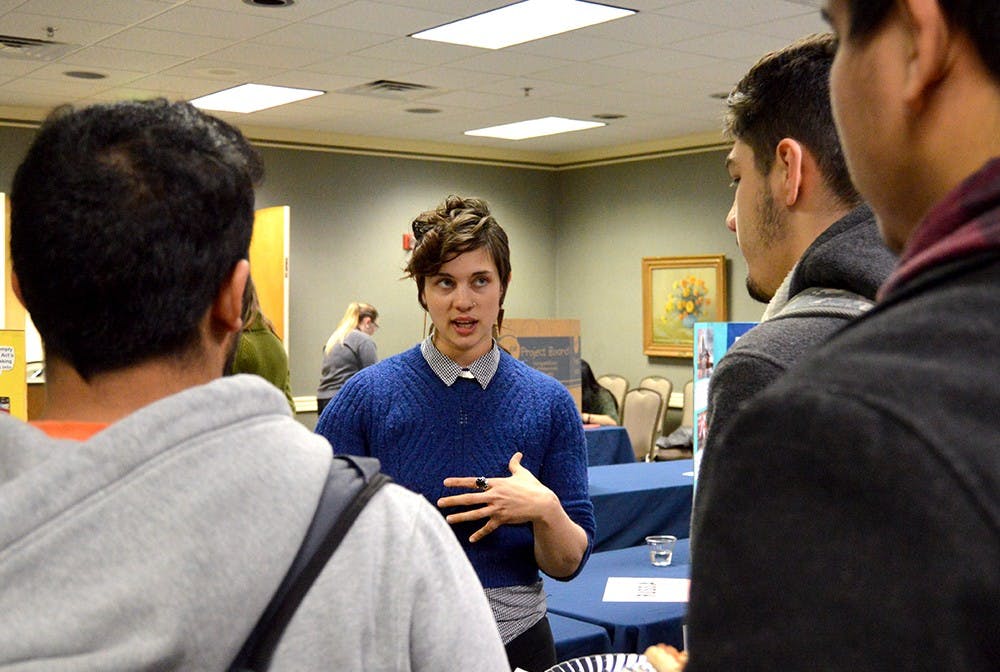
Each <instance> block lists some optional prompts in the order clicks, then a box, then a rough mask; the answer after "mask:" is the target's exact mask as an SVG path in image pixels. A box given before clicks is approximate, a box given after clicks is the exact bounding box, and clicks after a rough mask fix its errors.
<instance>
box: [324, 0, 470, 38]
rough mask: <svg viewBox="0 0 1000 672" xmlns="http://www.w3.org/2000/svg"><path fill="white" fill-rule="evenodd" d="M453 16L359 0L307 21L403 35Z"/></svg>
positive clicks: (432, 25) (443, 21) (446, 20)
mask: <svg viewBox="0 0 1000 672" xmlns="http://www.w3.org/2000/svg"><path fill="white" fill-rule="evenodd" d="M455 18H456V17H455V16H454V15H452V14H446V13H442V12H428V11H424V10H420V9H414V8H411V7H400V6H397V5H389V4H385V3H382V2H369V1H368V0H359V1H358V2H352V3H350V4H347V5H344V6H343V7H340V8H338V9H334V10H331V11H329V12H324V13H322V14H318V15H316V16H313V17H311V18H310V19H308V21H309V22H310V23H320V24H323V25H326V26H338V27H340V28H354V29H357V30H365V31H376V32H380V33H381V32H385V33H391V34H393V35H398V36H400V37H404V36H406V35H409V34H411V33H415V32H417V31H420V30H424V29H426V28H433V27H434V26H437V25H439V24H441V23H447V22H449V21H453V20H454V19H455Z"/></svg>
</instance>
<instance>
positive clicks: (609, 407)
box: [580, 359, 618, 426]
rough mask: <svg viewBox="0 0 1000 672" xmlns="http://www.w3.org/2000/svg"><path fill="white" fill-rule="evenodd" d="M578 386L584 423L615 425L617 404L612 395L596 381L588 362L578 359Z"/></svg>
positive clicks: (616, 422)
mask: <svg viewBox="0 0 1000 672" xmlns="http://www.w3.org/2000/svg"><path fill="white" fill-rule="evenodd" d="M580 387H581V389H582V392H583V403H582V404H581V407H582V408H583V413H582V414H581V416H582V419H583V424H585V425H608V426H610V425H617V424H618V405H617V404H615V398H614V395H612V394H611V392H610V391H609V390H607V389H605V388H604V387H601V385H600V384H599V383H598V382H597V378H595V377H594V372H593V371H592V370H591V369H590V364H588V363H587V361H586V360H583V359H581V360H580Z"/></svg>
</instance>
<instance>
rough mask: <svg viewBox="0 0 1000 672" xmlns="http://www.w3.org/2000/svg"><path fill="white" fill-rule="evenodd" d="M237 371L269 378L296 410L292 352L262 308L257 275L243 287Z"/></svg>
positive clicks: (235, 355) (236, 355) (235, 354)
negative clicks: (290, 370)
mask: <svg viewBox="0 0 1000 672" xmlns="http://www.w3.org/2000/svg"><path fill="white" fill-rule="evenodd" d="M233 355H234V357H233V364H232V367H231V368H230V369H229V371H230V372H231V373H233V374H237V373H252V374H255V375H258V376H260V377H261V378H263V379H264V380H266V381H268V382H269V383H271V384H272V385H274V386H275V387H276V388H278V389H279V390H281V391H282V392H283V393H284V394H285V399H286V400H287V401H288V406H289V407H290V408H291V409H292V413H294V412H295V400H294V399H293V398H292V383H291V377H290V376H289V373H288V354H287V353H286V352H285V346H284V345H283V344H282V342H281V339H279V338H278V334H277V333H276V332H275V330H274V324H272V323H271V320H269V319H267V316H266V315H264V313H263V311H261V309H260V299H258V298H257V289H256V288H255V287H254V284H253V278H249V277H248V278H247V284H246V289H244V290H243V329H242V330H241V331H240V340H239V343H238V344H237V346H236V350H235V352H234V353H233Z"/></svg>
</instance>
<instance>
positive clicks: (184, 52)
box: [101, 28, 233, 56]
mask: <svg viewBox="0 0 1000 672" xmlns="http://www.w3.org/2000/svg"><path fill="white" fill-rule="evenodd" d="M232 43H233V41H232V40H229V39H223V38H219V37H209V36H205V35H190V34H184V33H177V32H173V31H169V30H152V29H149V28H129V29H128V30H123V31H122V32H120V33H118V34H117V35H113V36H111V37H109V38H108V39H106V40H103V41H102V42H101V46H104V47H112V48H116V49H129V50H131V51H148V52H151V53H154V54H167V55H172V56H202V55H204V54H208V53H211V52H213V51H216V50H218V49H222V48H224V47H227V46H229V45H230V44H232Z"/></svg>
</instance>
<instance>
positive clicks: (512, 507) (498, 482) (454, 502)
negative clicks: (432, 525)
mask: <svg viewBox="0 0 1000 672" xmlns="http://www.w3.org/2000/svg"><path fill="white" fill-rule="evenodd" d="M521 457H522V455H521V453H519V452H518V453H514V456H513V457H511V458H510V462H509V463H508V465H507V468H508V469H510V476H508V477H507V478H491V479H489V488H488V489H486V490H480V491H477V492H470V493H466V494H462V495H451V496H448V497H442V498H441V499H439V500H438V502H437V505H438V507H439V508H442V509H444V508H447V507H451V506H475V505H477V504H480V505H481V506H480V507H479V508H476V509H470V510H468V511H462V512H461V513H453V514H451V515H449V516H447V517H446V518H445V520H447V521H448V522H449V523H451V524H455V523H464V522H465V521H467V520H481V519H483V518H488V519H489V520H487V521H486V524H485V525H483V526H482V527H481V528H479V529H478V530H476V531H475V532H474V533H473V534H472V536H471V537H469V541H470V542H472V543H475V542H477V541H479V540H480V539H482V538H483V537H485V536H486V535H487V534H489V533H491V532H493V530H495V529H497V528H498V527H500V526H501V525H507V524H517V523H530V522H534V521H536V520H540V519H542V518H543V517H544V516H545V514H546V512H547V511H548V510H550V509H551V508H552V507H553V506H556V507H560V508H561V505H560V504H559V499H558V498H557V497H556V495H555V493H553V492H552V491H551V490H549V489H548V488H546V487H545V486H544V485H542V483H541V482H540V481H539V480H538V479H537V478H535V475H534V474H532V473H531V472H530V471H528V470H527V469H526V468H524V467H522V466H521ZM444 486H445V487H446V488H467V489H473V488H475V487H476V477H475V476H464V477H454V478H446V479H444Z"/></svg>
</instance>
